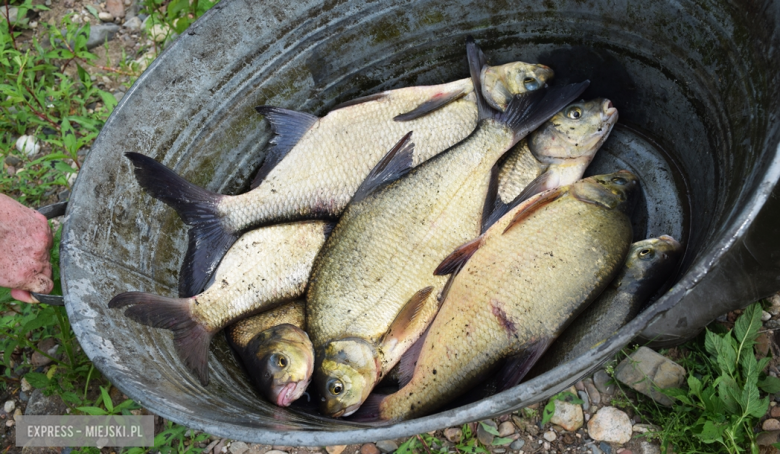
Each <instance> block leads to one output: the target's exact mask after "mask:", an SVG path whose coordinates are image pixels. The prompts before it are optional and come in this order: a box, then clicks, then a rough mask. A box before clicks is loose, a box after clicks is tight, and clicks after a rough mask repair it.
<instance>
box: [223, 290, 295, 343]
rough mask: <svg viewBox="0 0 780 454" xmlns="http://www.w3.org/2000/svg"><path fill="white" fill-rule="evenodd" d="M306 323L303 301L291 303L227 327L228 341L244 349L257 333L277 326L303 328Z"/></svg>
mask: <svg viewBox="0 0 780 454" xmlns="http://www.w3.org/2000/svg"><path fill="white" fill-rule="evenodd" d="M305 323H306V307H305V302H304V301H303V300H299V301H293V302H291V303H287V304H283V305H281V306H279V307H277V308H274V309H271V310H269V311H267V312H263V313H262V314H259V315H255V316H253V317H249V318H245V319H242V320H239V321H238V322H236V323H234V324H232V325H230V326H228V327H227V328H226V329H225V332H226V334H227V336H228V339H229V340H230V341H231V342H232V343H233V344H235V345H237V346H238V347H246V346H247V344H249V341H251V340H252V338H254V337H255V336H256V335H257V333H259V332H261V331H265V330H267V329H268V328H272V327H274V326H277V325H282V324H289V325H293V326H295V327H298V328H303V327H304V326H303V325H304V324H305Z"/></svg>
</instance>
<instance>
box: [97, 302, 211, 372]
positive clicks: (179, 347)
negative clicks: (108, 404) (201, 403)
mask: <svg viewBox="0 0 780 454" xmlns="http://www.w3.org/2000/svg"><path fill="white" fill-rule="evenodd" d="M190 301H191V299H190V298H166V297H164V296H158V295H153V294H151V293H143V292H126V293H120V294H119V295H117V296H115V297H114V298H112V299H111V301H109V303H108V307H111V308H119V307H125V306H131V305H132V307H129V308H128V309H127V310H125V315H126V316H127V317H129V318H131V319H132V320H135V321H136V322H138V323H141V324H143V325H147V326H152V327H154V328H165V329H169V330H171V331H173V346H174V348H175V349H176V353H177V354H178V355H179V358H181V360H182V361H183V362H184V365H185V366H187V369H189V371H190V372H192V373H193V374H195V376H197V377H198V379H199V380H200V383H201V384H202V385H203V386H206V385H207V384H208V383H209V367H208V359H209V344H210V343H211V338H212V337H213V333H211V332H210V331H209V330H208V329H206V327H205V326H203V325H202V324H200V323H198V322H197V321H196V320H195V319H193V318H192V312H191V311H190Z"/></svg>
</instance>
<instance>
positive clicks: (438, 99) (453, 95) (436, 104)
mask: <svg viewBox="0 0 780 454" xmlns="http://www.w3.org/2000/svg"><path fill="white" fill-rule="evenodd" d="M464 95H466V90H465V89H463V88H461V89H459V90H455V91H452V92H441V93H436V94H435V95H434V96H433V97H432V98H430V99H429V100H427V101H425V102H424V103H422V104H420V105H419V106H417V107H416V108H414V109H413V110H410V111H409V112H406V113H403V114H401V115H398V116H396V117H395V118H393V120H395V121H410V120H416V119H418V118H420V117H423V116H425V115H427V114H429V113H431V112H433V111H434V110H437V109H439V108H440V107H442V106H446V105H447V104H449V103H451V102H452V101H455V100H456V99H460V98H462V97H463V96H464Z"/></svg>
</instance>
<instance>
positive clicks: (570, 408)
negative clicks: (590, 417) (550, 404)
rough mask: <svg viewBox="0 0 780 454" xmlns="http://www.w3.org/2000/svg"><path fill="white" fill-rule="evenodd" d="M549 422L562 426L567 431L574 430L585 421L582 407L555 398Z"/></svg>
mask: <svg viewBox="0 0 780 454" xmlns="http://www.w3.org/2000/svg"><path fill="white" fill-rule="evenodd" d="M550 422H551V423H553V424H557V425H559V426H561V427H563V428H564V429H566V430H568V431H569V432H574V431H576V430H577V429H579V428H580V427H582V425H583V424H584V423H585V418H584V416H583V414H582V407H580V406H579V405H577V404H573V403H570V402H565V401H562V400H556V401H555V413H553V416H552V418H550Z"/></svg>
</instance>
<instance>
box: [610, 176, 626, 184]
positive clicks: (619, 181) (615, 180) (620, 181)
mask: <svg viewBox="0 0 780 454" xmlns="http://www.w3.org/2000/svg"><path fill="white" fill-rule="evenodd" d="M612 182H613V183H615V184H616V185H619V186H623V185H625V184H626V183H628V181H626V179H625V178H621V177H615V178H613V179H612Z"/></svg>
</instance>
